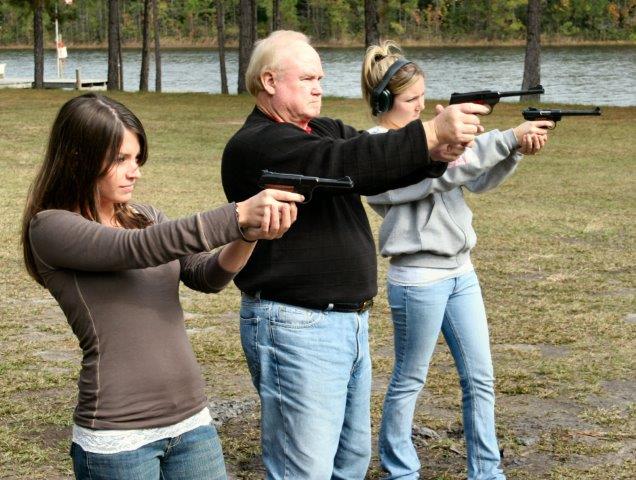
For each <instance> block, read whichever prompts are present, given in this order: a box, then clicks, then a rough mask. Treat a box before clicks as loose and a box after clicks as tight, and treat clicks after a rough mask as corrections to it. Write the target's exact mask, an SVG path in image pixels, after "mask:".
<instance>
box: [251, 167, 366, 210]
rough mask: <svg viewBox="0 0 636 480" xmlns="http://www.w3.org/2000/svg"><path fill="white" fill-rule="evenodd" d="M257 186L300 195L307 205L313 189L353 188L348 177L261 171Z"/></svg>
mask: <svg viewBox="0 0 636 480" xmlns="http://www.w3.org/2000/svg"><path fill="white" fill-rule="evenodd" d="M258 186H259V187H261V188H275V189H276V190H285V191H287V192H295V193H300V194H301V195H304V196H305V201H304V202H303V203H308V202H309V201H310V200H311V196H312V195H313V193H314V189H315V188H318V187H320V188H325V189H327V190H351V189H352V188H353V181H352V180H351V178H349V177H343V178H321V177H309V176H306V175H299V174H296V173H276V172H270V171H269V170H263V173H262V174H261V178H259V179H258Z"/></svg>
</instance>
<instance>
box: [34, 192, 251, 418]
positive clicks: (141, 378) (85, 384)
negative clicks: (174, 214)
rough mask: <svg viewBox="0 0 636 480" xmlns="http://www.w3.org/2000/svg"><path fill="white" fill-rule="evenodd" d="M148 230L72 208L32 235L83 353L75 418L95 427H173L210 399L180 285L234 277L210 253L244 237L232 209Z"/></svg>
mask: <svg viewBox="0 0 636 480" xmlns="http://www.w3.org/2000/svg"><path fill="white" fill-rule="evenodd" d="M135 208H137V210H138V211H140V212H141V213H143V214H144V215H146V216H147V217H149V218H150V219H152V220H153V222H154V224H153V225H151V226H149V227H146V228H144V229H121V228H111V227H107V226H105V225H102V224H100V223H97V222H94V221H90V220H87V219H86V218H84V217H82V216H80V215H79V214H76V213H72V212H69V211H66V210H46V211H43V212H40V213H38V214H37V215H36V216H35V217H34V218H33V219H32V220H31V224H30V228H29V235H30V241H31V246H32V247H33V252H34V256H35V261H36V264H37V268H38V271H39V273H40V274H41V275H42V278H43V279H44V282H45V285H46V287H47V288H48V289H49V291H50V292H51V294H52V295H53V297H55V299H56V300H57V301H58V303H59V305H60V307H61V308H62V310H63V311H64V314H65V315H66V318H67V320H68V323H69V325H70V326H71V328H72V329H73V332H74V333H75V335H76V336H77V338H78V340H79V344H80V347H81V348H82V352H83V360H82V369H81V372H80V377H79V381H78V386H79V395H78V404H77V407H76V409H75V414H74V421H75V423H76V424H77V425H80V426H83V427H88V428H94V429H135V428H150V427H161V426H166V425H171V424H174V423H177V422H179V421H181V420H184V419H185V418H188V417H189V416H191V415H193V414H195V413H196V412H198V411H200V410H201V409H202V408H203V407H204V406H205V405H206V402H207V399H206V397H205V394H204V390H203V386H204V382H203V378H202V376H201V372H200V369H199V366H198V364H197V362H196V358H195V356H194V352H193V350H192V347H191V345H190V342H189V340H188V336H187V334H186V330H185V324H184V320H183V311H182V309H181V304H180V303H179V281H180V280H182V281H183V282H184V283H185V284H186V285H188V286H189V287H191V288H193V289H196V290H200V291H204V292H214V291H218V290H220V289H221V288H222V287H223V286H224V285H225V284H227V283H228V282H229V281H230V280H231V279H232V277H233V274H231V273H229V272H226V271H225V270H223V269H222V268H221V267H220V266H219V264H218V254H215V253H210V250H212V249H213V248H214V247H217V246H220V245H224V244H226V243H229V242H231V241H233V240H236V239H238V238H240V236H241V235H240V231H239V228H238V224H237V221H236V216H235V212H234V208H235V206H234V204H229V205H225V206H223V207H221V208H218V209H216V210H211V211H207V212H204V213H199V214H196V215H194V216H191V217H186V218H183V219H179V220H172V221H169V220H168V219H167V218H166V217H165V216H164V215H163V214H162V213H161V212H159V211H158V210H156V209H154V208H153V207H149V206H145V205H136V206H135Z"/></svg>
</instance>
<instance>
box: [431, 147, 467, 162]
mask: <svg viewBox="0 0 636 480" xmlns="http://www.w3.org/2000/svg"><path fill="white" fill-rule="evenodd" d="M465 150H466V147H465V146H464V145H451V144H448V143H446V144H444V145H438V146H437V147H435V148H433V149H431V151H430V152H429V153H430V155H431V158H432V159H433V160H435V161H438V162H454V161H455V160H457V159H458V158H459V157H461V156H462V154H463V153H464V151H465Z"/></svg>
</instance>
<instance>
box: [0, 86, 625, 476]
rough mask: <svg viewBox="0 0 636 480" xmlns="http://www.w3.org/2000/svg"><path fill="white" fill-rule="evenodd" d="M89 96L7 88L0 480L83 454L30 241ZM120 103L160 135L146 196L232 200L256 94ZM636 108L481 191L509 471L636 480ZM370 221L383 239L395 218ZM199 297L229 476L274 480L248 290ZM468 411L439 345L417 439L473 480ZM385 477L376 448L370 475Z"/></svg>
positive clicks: (59, 337)
mask: <svg viewBox="0 0 636 480" xmlns="http://www.w3.org/2000/svg"><path fill="white" fill-rule="evenodd" d="M72 95H74V94H73V93H72V92H58V91H45V92H36V91H7V90H0V175H1V176H2V188H1V189H0V212H1V215H0V392H1V395H0V478H11V479H13V478H21V479H38V478H46V479H61V478H69V477H70V476H71V475H72V472H71V465H70V461H69V457H68V454H67V452H68V447H69V435H70V425H71V416H72V411H73V407H74V404H75V397H76V384H75V382H76V377H77V373H78V369H79V360H80V358H81V356H80V352H79V349H78V347H77V342H76V340H75V338H74V337H73V336H72V334H71V333H70V329H69V328H68V326H67V325H66V321H65V319H64V317H63V316H62V314H61V312H60V310H59V308H58V307H57V305H56V303H55V302H54V301H53V300H52V298H51V297H50V295H49V294H48V292H47V291H45V290H44V289H42V288H40V287H39V286H37V285H36V284H35V283H34V282H33V281H31V280H30V279H29V278H28V277H27V275H26V273H25V271H24V269H23V267H22V260H21V249H20V245H19V243H18V237H19V224H20V217H21V213H22V208H23V205H24V200H25V195H26V192H27V189H28V186H29V183H30V181H31V179H32V178H33V175H34V172H35V170H36V166H37V165H38V163H39V162H40V161H41V158H42V155H43V152H44V149H45V143H46V139H47V136H48V131H49V128H50V126H51V122H52V121H53V118H54V115H55V113H56V112H57V109H58V108H59V107H60V106H61V104H62V103H63V102H64V101H65V100H67V99H68V98H70V97H71V96H72ZM114 97H116V98H117V99H119V100H121V101H123V102H124V103H125V104H126V105H128V106H129V107H130V108H131V109H132V110H133V111H134V112H136V113H137V114H138V116H139V117H140V118H141V120H142V121H143V122H144V124H145V126H146V129H147V132H148V137H149V143H150V160H149V161H148V163H147V164H146V166H145V167H144V170H143V178H142V181H141V182H140V183H141V185H140V187H139V188H138V189H136V193H135V195H136V200H138V201H141V202H147V203H152V204H154V205H156V206H157V207H159V208H161V209H163V210H164V211H165V212H166V213H167V214H168V215H169V216H172V217H176V216H180V215H185V214H188V213H192V212H195V211H197V210H202V209H207V208H211V207H214V206H217V205H219V204H221V203H222V202H223V201H224V196H223V191H222V188H221V185H220V157H221V152H222V149H223V146H224V145H225V143H226V141H227V140H228V138H229V137H230V136H231V135H232V133H233V132H234V131H236V130H237V129H238V128H239V126H240V125H241V124H242V122H243V120H244V118H245V116H246V115H247V113H248V112H249V111H250V109H251V105H252V102H251V99H250V98H249V97H236V96H233V97H222V96H212V95H205V94H153V93H150V94H137V93H135V94H125V93H124V94H116V95H114ZM433 105H434V102H432V101H431V102H428V108H429V110H432V107H433ZM523 108H525V104H523V105H517V104H501V105H498V106H497V108H496V109H495V112H494V114H492V115H490V116H488V117H485V118H484V119H483V123H484V124H485V126H486V128H487V129H491V128H507V127H511V126H514V125H517V124H518V123H520V122H521V121H522V118H521V115H520V112H521V110H522V109H523ZM574 108H576V107H574ZM323 113H324V114H325V115H327V116H332V117H337V118H341V119H343V120H344V121H345V122H347V123H349V124H352V125H355V126H356V127H358V128H360V129H363V128H367V127H369V126H370V123H371V122H370V119H369V118H368V117H367V115H366V109H365V108H364V107H363V104H362V102H361V101H360V100H351V99H326V100H325V104H324V109H323ZM635 117H636V108H604V109H603V116H602V117H589V118H566V119H564V120H563V121H562V122H560V123H559V126H558V128H557V129H556V130H555V131H554V132H553V133H552V134H551V138H550V142H549V144H548V146H547V147H546V149H545V150H544V151H543V152H541V154H539V155H537V156H535V157H528V158H526V159H525V160H523V162H522V164H521V166H520V168H519V170H518V171H517V174H516V175H515V176H514V177H513V178H512V179H510V180H509V181H508V182H507V183H506V184H504V185H503V186H502V187H501V188H499V189H498V190H496V191H494V192H491V193H489V194H486V195H483V196H480V197H477V196H475V195H470V196H469V197H468V198H469V202H470V204H471V207H472V208H473V211H474V213H475V220H474V223H475V228H476V230H477V233H478V236H479V242H478V245H477V248H476V249H475V251H474V255H473V261H474V263H475V265H476V267H477V270H478V273H479V275H480V279H481V283H482V288H483V290H484V295H485V300H486V306H487V310H488V314H489V322H490V329H491V337H492V349H493V355H494V361H495V371H496V378H497V383H496V388H497V428H498V433H499V437H500V443H501V447H502V448H503V449H504V466H505V469H506V472H507V474H508V478H511V479H536V478H549V479H606V478H607V479H609V478H612V479H616V478H621V479H628V478H630V479H631V478H633V475H634V471H635V470H636V462H635V461H634V458H636V428H635V426H636V422H635V416H636V408H635V404H634V398H635V396H634V392H635V391H636V389H635V386H636V382H635V376H634V371H635V370H634V357H635V352H636V348H635V346H636V342H635V339H636V335H635V333H636V305H635V302H634V298H635V296H634V294H635V292H636V287H635V282H634V280H635V277H634V267H633V266H634V263H635V262H634V261H635V258H634V251H635V247H636V245H635V240H636V232H635V230H634V225H635V224H636V183H635V178H634V173H633V172H634V161H635V160H636V148H635V147H634V143H633V142H634V138H635V137H636V128H634V126H633V125H634V123H633V119H634V118H635ZM369 215H370V218H371V222H372V225H373V227H374V230H375V231H377V229H378V227H379V223H380V222H379V217H378V216H376V215H375V214H374V213H372V212H371V211H370V210H369ZM386 265H387V263H386V261H385V260H381V261H380V272H379V275H380V279H381V280H380V282H379V283H380V285H381V291H380V293H379V294H378V297H377V298H376V307H374V311H373V313H372V319H371V344H372V353H373V358H374V389H373V404H372V413H373V428H374V434H377V428H378V420H379V414H380V410H381V403H382V398H383V394H384V390H385V387H386V384H387V381H388V377H389V374H390V371H391V368H392V327H391V322H390V315H389V311H388V307H387V304H386V300H385V292H384V287H383V283H384V281H383V278H384V276H385V271H386ZM182 293H183V306H184V309H185V310H186V312H187V324H188V329H189V331H190V334H191V340H192V343H193V345H194V348H195V351H196V353H197V356H198V358H199V361H200V363H201V365H202V367H203V371H204V375H205V377H206V380H207V393H208V395H209V397H210V399H211V401H212V402H213V403H216V404H223V405H225V404H234V405H237V406H238V407H237V408H239V409H240V411H241V413H240V414H238V415H235V416H230V417H229V418H227V419H225V421H224V423H223V425H222V426H221V428H220V434H221V439H222V442H223V447H224V451H225V455H226V462H227V465H228V470H229V471H230V473H231V475H232V476H233V477H234V478H261V477H262V466H261V464H260V461H259V445H258V444H259V439H258V435H259V434H258V407H257V405H258V404H257V402H256V396H255V394H254V390H253V387H252V386H251V383H250V380H249V374H248V372H247V368H246V367H245V364H244V361H243V358H242V351H241V347H240V341H239V335H238V322H237V307H238V300H239V296H238V292H237V290H236V288H235V287H233V286H232V287H229V288H228V289H226V291H224V292H222V293H221V294H220V295H211V296H206V295H203V294H199V293H196V292H191V291H188V290H187V289H185V288H183V289H182ZM460 419H461V415H460V390H459V386H458V381H457V375H456V373H455V369H454V366H453V362H452V359H451V356H450V354H449V352H448V349H447V348H446V346H445V345H444V343H443V341H440V344H439V346H438V349H437V351H436V354H435V356H434V359H433V364H432V367H431V370H430V372H429V381H428V385H427V388H426V390H425V392H424V393H423V394H422V396H421V398H420V402H419V405H418V409H417V412H416V420H415V423H416V425H417V426H418V427H428V428H430V429H433V430H435V432H437V434H438V437H439V438H437V437H435V438H425V437H424V436H417V438H416V444H417V446H418V449H419V451H420V458H421V460H422V464H423V466H424V468H423V478H425V479H460V478H465V472H464V461H465V459H464V455H465V446H464V443H463V439H462V430H461V422H460ZM374 442H375V440H374ZM379 473H380V471H379V464H378V462H377V456H376V455H375V454H374V458H373V461H372V464H371V469H370V471H369V476H368V478H371V479H376V478H379Z"/></svg>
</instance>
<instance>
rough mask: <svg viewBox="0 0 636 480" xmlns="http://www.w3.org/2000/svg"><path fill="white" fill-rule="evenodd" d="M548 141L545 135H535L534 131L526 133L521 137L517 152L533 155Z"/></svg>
mask: <svg viewBox="0 0 636 480" xmlns="http://www.w3.org/2000/svg"><path fill="white" fill-rule="evenodd" d="M547 141H548V136H547V135H537V134H534V133H526V134H525V135H524V136H523V137H522V138H521V142H520V146H519V153H522V154H524V155H534V154H535V153H537V152H538V151H539V150H541V149H542V148H543V146H544V145H545V144H546V142H547Z"/></svg>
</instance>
